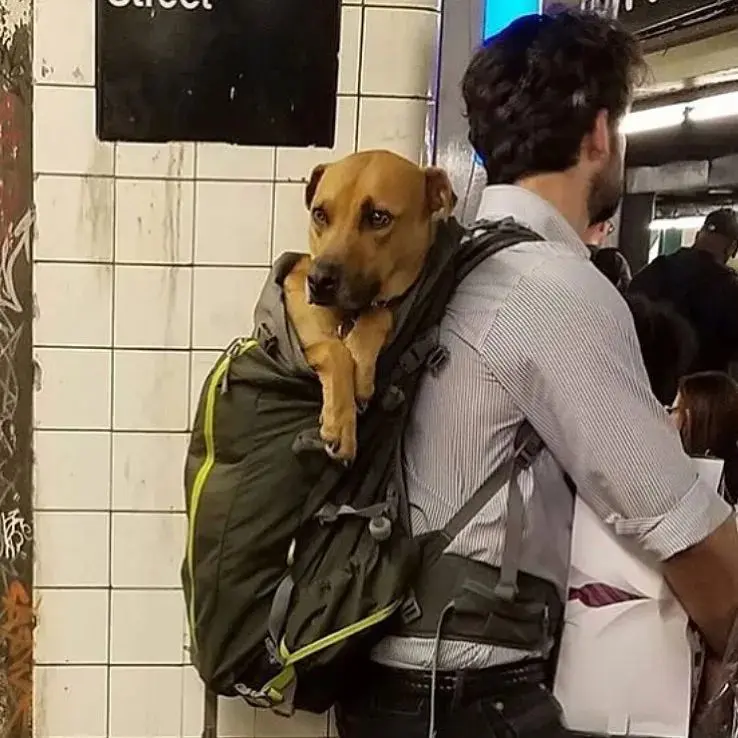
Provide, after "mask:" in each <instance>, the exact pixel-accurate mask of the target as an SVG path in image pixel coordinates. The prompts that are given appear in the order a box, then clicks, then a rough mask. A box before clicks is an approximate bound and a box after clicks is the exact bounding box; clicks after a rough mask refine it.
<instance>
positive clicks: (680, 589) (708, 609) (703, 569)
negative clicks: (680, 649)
mask: <svg viewBox="0 0 738 738" xmlns="http://www.w3.org/2000/svg"><path fill="white" fill-rule="evenodd" d="M664 575H665V576H666V579H667V581H668V582H669V584H670V585H671V588H672V589H673V590H674V593H675V594H676V596H677V597H678V598H679V600H680V602H681V603H682V605H683V606H684V609H685V610H686V611H687V613H688V614H689V616H690V617H691V618H692V620H693V621H694V622H695V624H696V625H697V627H698V628H699V629H700V631H701V633H702V635H703V636H704V637H705V640H706V641H707V643H708V645H709V646H710V648H711V649H712V650H713V651H714V653H715V654H716V655H718V656H722V655H723V652H724V651H725V648H726V645H727V642H728V636H729V635H730V632H731V630H732V628H733V623H734V622H735V619H736V617H737V616H738V527H737V526H736V521H735V518H734V517H732V516H731V517H730V518H728V520H726V521H725V523H723V524H722V525H721V526H720V527H719V528H718V529H717V530H716V531H715V532H714V533H712V534H711V535H710V536H708V537H707V538H706V539H705V540H704V541H702V542H701V543H698V544H697V545H696V546H692V548H688V549H687V550H686V551H682V552H681V553H678V554H677V555H676V556H673V557H672V558H671V559H669V560H668V561H665V562H664Z"/></svg>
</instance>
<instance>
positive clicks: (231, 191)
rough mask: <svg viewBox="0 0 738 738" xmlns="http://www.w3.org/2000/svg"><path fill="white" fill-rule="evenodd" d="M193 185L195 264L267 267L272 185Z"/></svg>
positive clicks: (270, 232) (210, 183)
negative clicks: (194, 203) (194, 193)
mask: <svg viewBox="0 0 738 738" xmlns="http://www.w3.org/2000/svg"><path fill="white" fill-rule="evenodd" d="M195 186H196V188H197V191H196V198H195V200H196V203H197V205H196V214H195V223H196V228H195V263H196V264H199V265H202V264H228V265H233V266H265V265H266V266H268V265H269V252H270V242H271V237H272V192H273V187H274V185H273V184H272V183H265V182H210V181H208V182H198V183H197V184H196V185H195Z"/></svg>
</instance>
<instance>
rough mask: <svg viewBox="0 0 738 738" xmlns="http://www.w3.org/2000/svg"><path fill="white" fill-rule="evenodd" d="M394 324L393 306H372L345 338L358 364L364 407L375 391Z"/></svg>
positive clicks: (357, 385)
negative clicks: (381, 354) (381, 356)
mask: <svg viewBox="0 0 738 738" xmlns="http://www.w3.org/2000/svg"><path fill="white" fill-rule="evenodd" d="M393 324H394V319H393V316H392V311H391V310H389V309H388V308H385V307H376V308H372V309H371V310H367V311H366V312H365V313H362V314H361V315H359V317H358V318H357V319H356V323H354V327H353V328H352V329H351V331H350V332H349V334H348V336H346V339H345V341H344V343H345V344H346V347H347V348H348V350H349V351H350V352H351V356H353V359H354V365H355V367H356V370H355V371H356V373H355V375H354V380H355V381H354V386H355V390H356V401H357V403H358V404H359V406H360V407H362V406H363V407H365V406H366V405H367V404H368V403H369V400H371V399H372V395H374V380H375V376H376V371H377V357H378V356H379V352H380V351H381V350H382V348H383V347H384V345H385V343H386V342H387V338H388V337H389V334H390V332H391V331H392V326H393Z"/></svg>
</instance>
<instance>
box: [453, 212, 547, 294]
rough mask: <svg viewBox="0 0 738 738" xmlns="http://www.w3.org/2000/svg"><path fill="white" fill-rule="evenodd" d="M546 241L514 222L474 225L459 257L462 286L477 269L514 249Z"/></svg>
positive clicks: (458, 278) (501, 221) (482, 222)
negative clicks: (467, 277)
mask: <svg viewBox="0 0 738 738" xmlns="http://www.w3.org/2000/svg"><path fill="white" fill-rule="evenodd" d="M544 240H545V239H544V238H543V237H542V236H540V235H538V234H537V233H535V232H534V231H532V230H530V228H526V227H525V226H522V225H520V223H518V222H517V221H516V220H514V219H513V218H503V219H502V220H497V221H492V220H480V221H477V222H476V223H474V225H472V226H471V227H470V228H469V230H468V233H467V236H466V239H465V240H464V241H463V242H462V244H461V248H460V249H459V252H458V256H457V267H456V278H457V282H461V281H462V280H463V279H464V277H466V276H467V275H468V274H469V273H470V272H472V271H473V270H474V269H475V267H477V266H478V265H479V264H481V263H482V262H483V261H485V260H486V259H488V258H489V257H490V256H494V255H495V254H498V253H499V252H500V251H504V250H505V249H507V248H510V247H511V246H517V245H518V244H519V243H524V242H527V241H529V242H533V241H544Z"/></svg>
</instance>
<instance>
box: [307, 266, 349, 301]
mask: <svg viewBox="0 0 738 738" xmlns="http://www.w3.org/2000/svg"><path fill="white" fill-rule="evenodd" d="M340 279H341V268H340V267H339V266H338V265H337V264H331V263H324V262H316V263H315V264H313V268H312V269H311V270H310V274H308V278H307V283H308V292H309V295H310V301H311V302H313V303H315V304H316V305H325V304H330V303H332V302H334V301H335V299H336V294H337V292H338V285H339V282H340Z"/></svg>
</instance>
